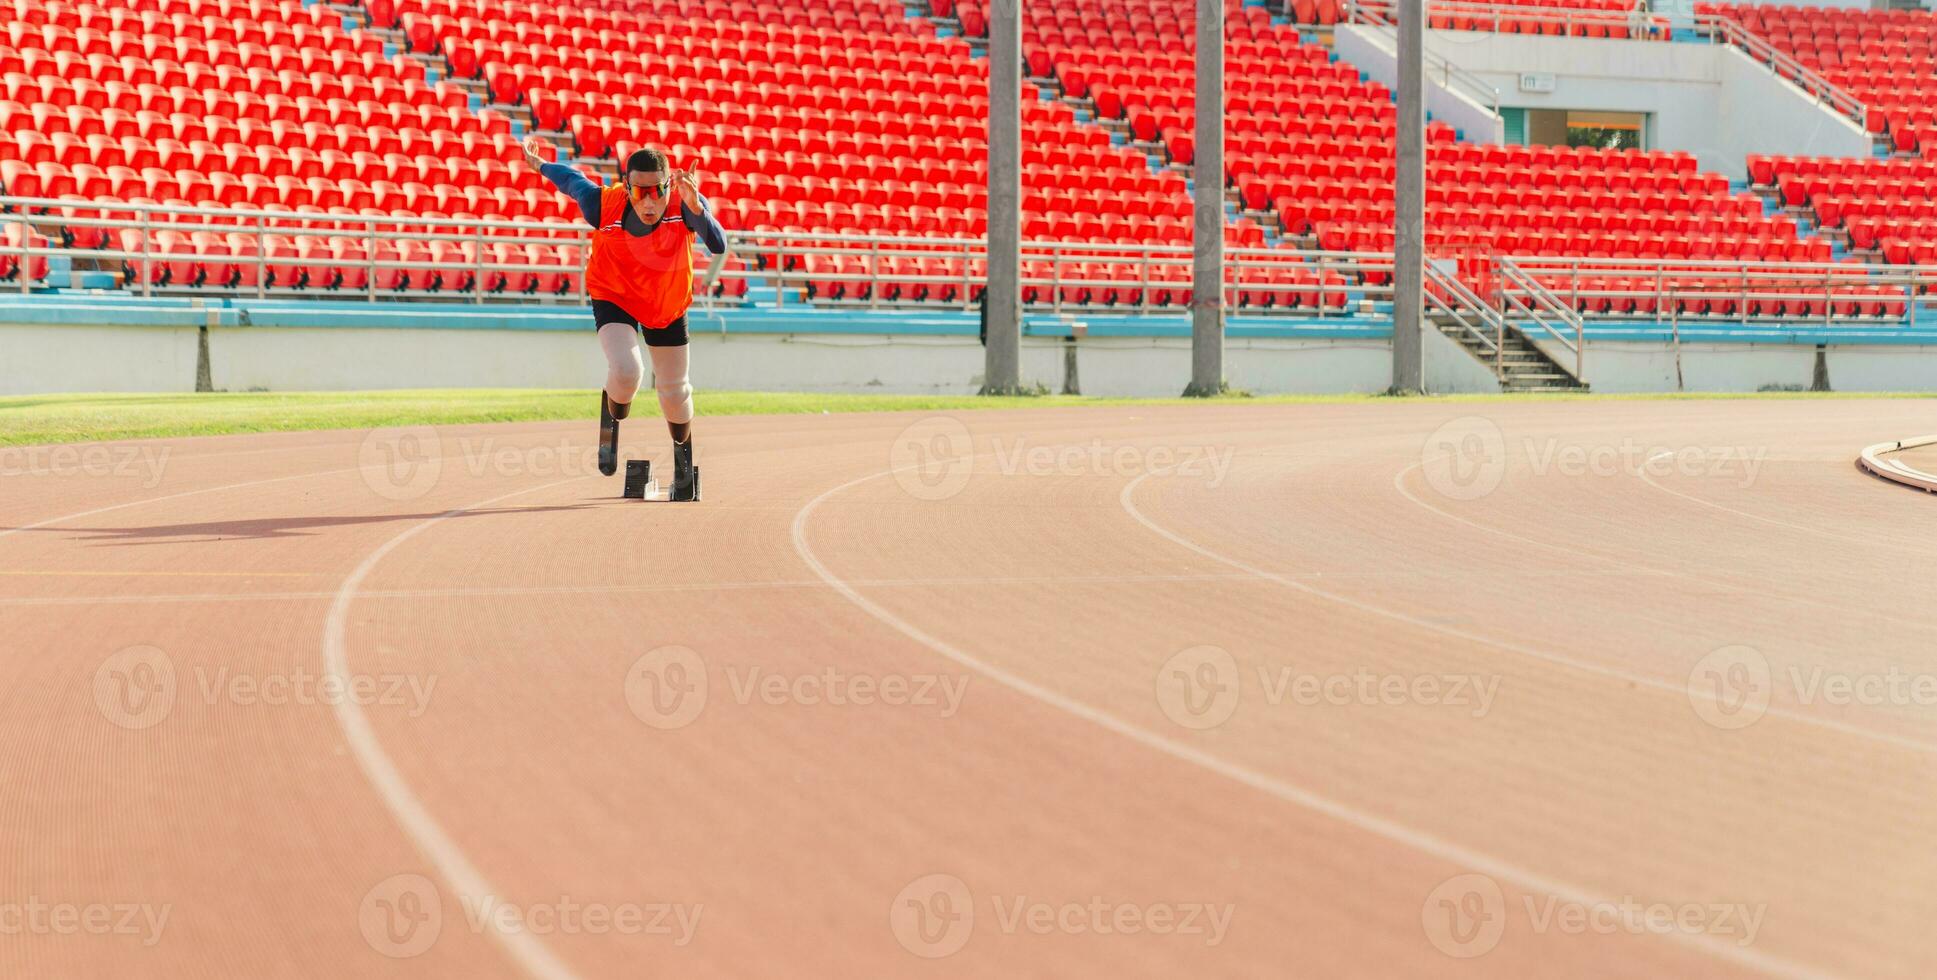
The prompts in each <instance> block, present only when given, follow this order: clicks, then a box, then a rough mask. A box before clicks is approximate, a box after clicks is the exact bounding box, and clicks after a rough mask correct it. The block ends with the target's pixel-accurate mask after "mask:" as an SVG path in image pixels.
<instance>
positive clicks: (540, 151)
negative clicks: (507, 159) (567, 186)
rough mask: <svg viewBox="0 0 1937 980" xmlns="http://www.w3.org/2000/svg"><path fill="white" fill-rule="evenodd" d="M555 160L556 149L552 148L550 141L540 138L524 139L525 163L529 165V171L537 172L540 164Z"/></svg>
mask: <svg viewBox="0 0 1937 980" xmlns="http://www.w3.org/2000/svg"><path fill="white" fill-rule="evenodd" d="M557 159H558V149H557V148H556V147H554V146H552V143H551V140H548V139H545V138H544V137H542V136H527V137H525V162H526V163H529V164H531V169H533V170H537V169H538V167H539V165H540V164H546V163H552V162H555V161H556V160H557Z"/></svg>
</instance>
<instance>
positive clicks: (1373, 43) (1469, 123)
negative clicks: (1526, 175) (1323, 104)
mask: <svg viewBox="0 0 1937 980" xmlns="http://www.w3.org/2000/svg"><path fill="white" fill-rule="evenodd" d="M1428 44H1429V45H1430V44H1432V42H1430V41H1429V42H1428ZM1332 46H1333V49H1334V50H1336V51H1337V52H1338V56H1339V57H1340V58H1342V59H1344V60H1346V61H1349V62H1351V63H1352V64H1353V65H1356V66H1357V67H1358V68H1359V69H1360V70H1361V71H1364V72H1365V73H1366V75H1367V76H1369V77H1371V78H1373V79H1374V80H1376V81H1379V82H1381V83H1384V85H1385V86H1386V87H1387V88H1390V89H1393V90H1395V91H1396V90H1397V89H1398V88H1399V55H1398V50H1399V42H1398V39H1397V37H1395V36H1394V35H1393V34H1391V33H1390V32H1389V31H1388V30H1382V29H1380V28H1375V27H1372V26H1370V25H1366V24H1340V25H1339V26H1338V27H1337V29H1336V30H1335V31H1334V32H1333V34H1332ZM1432 50H1433V52H1434V53H1435V54H1439V55H1442V56H1444V55H1446V54H1448V52H1447V51H1445V50H1442V49H1441V48H1440V47H1439V46H1437V45H1433V46H1432ZM1451 60H1452V61H1453V63H1454V64H1455V65H1459V66H1460V67H1462V68H1464V67H1466V66H1465V65H1464V64H1461V63H1460V61H1459V59H1457V58H1453V59H1451ZM1491 84H1493V87H1494V88H1496V89H1497V88H1499V84H1498V83H1497V82H1493V83H1491ZM1502 94H1504V90H1502ZM1426 111H1427V112H1428V113H1430V114H1431V115H1432V117H1433V118H1434V119H1443V120H1445V121H1446V122H1448V123H1451V124H1452V125H1453V126H1454V127H1455V128H1457V129H1459V130H1460V131H1461V133H1462V134H1463V135H1464V136H1465V137H1466V139H1467V141H1468V142H1472V143H1499V142H1501V141H1503V140H1505V139H1506V125H1505V123H1503V122H1502V121H1501V120H1500V117H1499V116H1498V115H1495V114H1494V112H1493V109H1492V107H1491V106H1486V105H1481V104H1479V103H1478V102H1475V101H1473V100H1472V99H1470V98H1468V97H1467V96H1466V95H1465V93H1463V92H1461V91H1459V90H1458V89H1456V88H1453V87H1449V86H1447V85H1445V84H1442V82H1441V80H1440V79H1439V78H1438V77H1436V76H1435V75H1434V74H1433V72H1432V71H1431V70H1428V71H1427V72H1426Z"/></svg>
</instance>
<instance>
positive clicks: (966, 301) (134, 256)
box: [0, 197, 1392, 316]
mask: <svg viewBox="0 0 1937 980" xmlns="http://www.w3.org/2000/svg"><path fill="white" fill-rule="evenodd" d="M0 207H4V208H8V209H10V210H11V211H12V212H13V213H7V214H0V225H5V224H11V223H19V224H24V225H26V226H28V227H30V228H32V229H34V231H35V232H37V233H43V234H53V233H55V230H56V229H57V228H65V229H67V230H69V231H70V232H71V231H76V230H83V229H101V230H104V231H107V232H108V234H107V235H106V236H105V238H106V241H105V243H104V247H100V248H70V247H65V246H63V245H59V244H54V243H50V244H47V245H41V244H38V243H37V242H36V241H35V236H34V235H33V234H30V235H28V236H26V238H25V240H23V241H22V242H21V243H20V244H19V245H17V246H16V245H10V244H5V243H4V242H0V255H15V256H19V257H20V260H21V265H22V266H24V267H26V268H28V269H31V268H32V267H33V266H34V265H35V264H36V260H38V259H43V258H53V257H65V258H68V259H73V260H79V261H83V262H88V261H92V262H96V263H111V264H113V265H112V266H111V268H114V269H116V270H122V271H128V272H130V273H132V274H138V277H139V283H138V284H137V283H135V282H133V281H130V282H129V283H128V287H129V288H130V289H134V288H137V286H138V288H139V289H140V291H141V293H142V294H143V295H152V294H154V293H155V292H157V291H163V292H167V293H171V294H187V295H210V294H215V295H244V294H253V295H255V296H257V297H264V298H266V297H269V296H272V295H273V296H276V297H279V298H280V297H304V298H325V297H344V298H357V299H365V300H374V299H392V298H397V299H433V298H443V299H450V298H459V299H462V300H464V301H468V302H477V303H483V302H486V301H487V299H489V298H494V297H495V298H500V299H506V300H513V299H524V300H526V301H529V300H530V299H531V298H533V297H534V294H527V293H522V292H517V291H513V290H511V289H509V288H507V287H508V284H509V278H508V277H509V274H514V273H516V274H524V273H539V274H554V275H556V274H562V275H563V276H565V278H563V279H561V280H559V282H558V287H559V291H558V292H557V293H555V294H536V297H535V298H537V299H541V300H545V299H549V298H556V299H560V300H563V299H568V298H569V297H570V295H571V294H572V293H573V292H574V290H573V288H572V287H573V285H574V280H576V283H577V288H578V289H580V290H582V288H583V277H582V276H581V275H580V273H581V271H582V269H583V264H582V261H575V260H574V257H577V258H579V259H582V257H583V255H584V252H583V249H584V248H585V246H586V244H587V242H588V237H587V236H588V235H589V232H590V229H589V228H586V227H585V226H584V225H581V224H568V223H562V222H555V221H483V220H475V221H473V220H463V219H430V218H419V217H416V216H411V215H396V216H380V215H347V214H328V213H316V212H307V211H290V210H283V209H260V208H212V207H194V206H183V205H162V204H147V203H141V204H137V203H131V202H121V201H112V202H94V201H81V200H76V199H58V198H23V197H0ZM35 212H41V213H35ZM123 230H127V231H134V230H140V231H142V234H140V235H139V237H138V240H131V239H123V238H122V237H121V236H119V235H117V234H115V232H118V231H123ZM167 231H173V232H178V233H181V234H182V235H183V236H184V237H183V238H182V239H181V240H180V244H179V245H178V246H175V247H169V248H164V247H163V246H162V244H161V242H160V241H158V235H159V234H160V233H162V232H167ZM201 231H207V232H213V233H217V234H220V235H223V236H235V235H240V236H243V239H244V240H245V242H246V244H243V243H238V244H243V247H241V248H240V249H238V250H239V251H241V252H243V253H244V254H239V255H238V254H224V253H222V252H217V251H210V250H204V249H202V248H199V247H198V245H197V243H195V242H193V241H190V240H188V239H187V237H186V236H187V235H188V234H190V233H194V232H201ZM131 238H132V236H131ZM281 239H287V240H290V241H291V242H292V243H294V242H296V241H298V240H302V239H312V240H314V239H323V240H329V241H331V242H332V245H340V244H343V243H344V242H345V240H347V241H348V242H351V243H357V244H360V245H361V247H362V250H363V251H362V254H361V255H360V256H355V255H350V254H348V253H344V257H339V256H338V255H337V254H335V253H327V254H322V255H318V254H315V253H313V252H310V253H303V254H294V255H271V254H269V246H270V245H271V244H272V240H276V243H278V244H279V243H280V240H281ZM232 240H233V239H226V238H225V241H224V243H223V246H224V247H226V245H227V244H228V242H229V241H232ZM403 242H441V243H446V244H451V245H462V246H465V247H467V248H468V249H469V254H467V255H464V256H463V257H462V258H461V259H459V260H458V261H457V262H455V263H453V262H452V261H450V260H448V259H446V260H445V261H437V260H435V259H433V258H432V257H430V256H428V255H426V256H412V255H409V254H407V253H405V254H396V253H386V252H385V251H384V250H383V249H382V247H381V246H383V245H386V244H392V245H394V244H398V243H403ZM251 245H252V246H253V247H252V248H251V247H249V246H251ZM496 245H511V246H515V247H516V250H515V252H514V253H510V254H507V256H506V260H500V259H499V258H498V257H497V254H496V250H495V249H493V248H490V247H489V246H496ZM527 245H538V246H543V247H544V250H541V251H539V252H537V253H536V254H529V253H527V252H526V251H525V250H524V248H523V246H527ZM727 245H728V248H727V252H726V254H724V255H721V256H715V257H712V258H711V260H710V261H709V262H708V263H707V266H706V269H705V271H704V273H703V274H702V275H701V277H700V280H699V282H698V283H697V284H696V285H697V286H698V288H697V290H696V292H697V293H698V294H699V295H700V296H701V297H702V300H703V301H704V299H705V298H706V297H708V296H710V294H712V293H714V292H715V291H716V289H717V288H718V287H720V286H721V285H722V284H723V283H726V282H730V281H738V280H750V279H755V278H759V279H764V280H768V281H771V282H772V283H774V284H776V285H777V286H778V287H779V288H780V290H782V291H783V292H784V290H786V288H787V287H788V285H789V283H790V282H791V283H792V284H795V285H799V284H801V283H830V284H831V283H843V284H855V285H863V286H866V287H867V288H866V289H865V290H857V291H856V292H857V293H858V292H865V293H866V298H865V302H866V304H867V305H869V306H871V307H880V306H885V305H896V306H910V305H912V306H926V307H931V308H932V307H933V306H935V305H937V303H946V304H948V305H956V306H960V307H961V308H964V309H969V308H973V303H974V300H973V296H972V291H973V288H974V286H975V285H976V284H977V283H978V282H979V281H980V280H981V273H980V271H979V269H978V266H979V265H980V263H982V262H984V261H986V257H987V255H986V252H987V245H986V242H985V240H984V239H981V238H965V237H941V236H931V237H908V236H902V235H880V234H872V235H870V234H853V233H832V232H828V233H820V232H729V233H728V235H727ZM560 247H564V248H569V249H577V250H578V251H576V252H561V251H559V250H558V249H559V248H560ZM250 252H253V254H248V253H250ZM1022 252H1023V256H1022V257H1023V259H1024V261H1025V262H1028V263H1035V262H1044V263H1049V264H1054V265H1056V266H1058V267H1059V268H1058V269H1057V271H1056V272H1055V273H1054V274H1052V275H1051V276H1049V277H1046V278H1045V277H1036V276H1033V275H1025V277H1024V279H1023V281H1022V284H1023V286H1024V287H1025V288H1032V287H1033V288H1035V289H1037V290H1038V291H1039V292H1040V291H1041V290H1043V289H1045V288H1047V289H1048V291H1049V294H1048V297H1047V298H1046V299H1042V300H1039V301H1038V302H1035V303H1032V304H1030V305H1031V308H1032V309H1057V310H1060V309H1064V308H1070V307H1083V306H1086V305H1098V304H1097V303H1096V302H1094V301H1093V302H1092V303H1090V304H1080V303H1074V302H1072V301H1071V300H1070V299H1069V298H1068V297H1067V296H1066V295H1065V290H1063V289H1062V288H1060V287H1063V286H1073V287H1076V289H1077V290H1078V291H1081V290H1085V289H1087V290H1089V291H1091V292H1092V294H1094V295H1103V294H1105V293H1107V292H1109V291H1115V292H1117V293H1119V294H1124V295H1128V296H1130V297H1132V299H1131V301H1130V302H1129V305H1133V306H1136V307H1138V308H1141V309H1145V310H1151V309H1156V308H1159V306H1160V304H1157V303H1155V302H1154V299H1155V294H1156V293H1158V292H1164V291H1168V292H1170V293H1171V294H1172V296H1173V297H1180V296H1181V293H1182V292H1183V291H1185V290H1188V289H1189V288H1190V278H1191V277H1190V269H1191V255H1192V250H1191V248H1190V247H1189V246H1187V245H1167V244H1147V243H1136V242H1043V241H1027V242H1024V243H1023V246H1022ZM1226 255H1227V269H1228V270H1229V275H1228V277H1227V278H1228V281H1227V284H1226V288H1227V289H1229V290H1231V291H1234V292H1235V291H1246V290H1248V291H1252V292H1255V293H1260V294H1264V295H1266V296H1270V297H1273V298H1274V299H1284V300H1289V301H1290V305H1288V306H1273V307H1252V308H1251V309H1252V310H1253V311H1255V312H1266V311H1268V310H1269V311H1277V310H1285V311H1293V310H1296V311H1300V312H1302V313H1303V315H1314V310H1313V306H1312V305H1311V304H1313V303H1315V304H1316V310H1315V315H1317V316H1327V315H1340V311H1339V309H1338V308H1339V307H1340V306H1342V305H1348V304H1350V303H1351V302H1353V301H1357V302H1360V303H1363V302H1366V301H1371V300H1375V299H1387V298H1389V297H1390V286H1389V282H1390V275H1391V271H1392V258H1391V256H1390V255H1389V254H1386V253H1376V252H1323V251H1303V250H1293V249H1281V248H1247V247H1241V246H1233V247H1230V248H1227V249H1226ZM550 259H555V260H556V261H549V262H548V261H546V260H550ZM735 259H740V260H741V261H737V262H736V261H735ZM907 259H939V260H946V261H949V262H954V263H958V264H959V271H956V272H953V273H950V274H931V273H927V272H922V271H916V270H915V269H902V268H897V267H895V266H894V265H892V263H895V262H897V261H899V260H907ZM808 260H815V261H816V262H818V261H819V260H832V263H822V264H833V265H835V267H834V268H818V269H809V268H807V267H806V266H807V265H808V264H809V262H808ZM845 260H858V261H859V263H860V271H854V268H853V267H852V266H851V265H842V264H841V263H843V262H844V261H845ZM183 263H193V264H214V263H219V264H222V265H225V266H229V267H231V268H233V267H237V266H240V267H242V268H244V269H253V270H254V272H255V276H254V282H253V283H248V278H249V277H248V276H247V275H246V274H244V275H243V276H241V277H239V280H238V282H237V285H235V286H228V285H226V284H222V285H217V284H209V285H197V284H192V283H190V284H182V283H167V282H164V283H159V284H158V283H157V282H156V281H155V279H156V277H155V276H151V275H149V274H148V272H149V271H150V269H151V268H152V267H153V266H155V265H158V264H159V265H162V266H163V267H164V269H173V268H175V267H177V266H178V265H180V264H183ZM1089 263H1103V264H1104V265H1107V266H1109V267H1110V268H1109V269H1090V270H1084V271H1082V272H1081V273H1078V274H1075V275H1072V274H1071V273H1070V271H1069V269H1068V265H1069V264H1089ZM790 265H793V266H796V267H790ZM310 267H327V268H335V269H342V270H344V271H345V273H346V274H352V273H356V272H360V273H362V274H363V275H365V276H367V277H368V278H367V279H366V280H365V281H364V282H362V283H356V282H355V281H354V280H353V279H342V280H335V279H333V280H332V284H309V283H305V284H302V285H295V284H292V283H290V282H288V281H287V280H284V281H282V282H278V283H276V284H274V285H271V284H270V272H271V271H272V270H278V269H289V268H310ZM1128 267H1134V268H1135V269H1136V270H1137V272H1136V274H1135V276H1134V277H1129V278H1127V277H1125V276H1124V275H1121V274H1114V275H1113V274H1111V271H1112V270H1117V271H1118V272H1120V271H1121V270H1122V269H1125V268H1128ZM438 270H442V271H444V272H447V273H451V272H453V271H454V272H455V275H451V276H446V277H445V278H446V280H448V282H449V283H450V284H445V285H441V286H440V287H439V288H438V289H436V290H435V291H434V292H430V291H427V290H426V289H425V288H424V287H423V286H422V284H421V281H418V282H415V283H413V284H412V285H411V286H410V287H409V288H378V286H377V280H378V278H379V276H378V273H379V272H384V271H403V272H409V273H412V274H413V277H414V275H415V274H416V273H419V272H431V271H438ZM1028 271H1029V266H1025V272H1026V273H1027V272H1028ZM17 278H18V288H19V290H20V291H21V292H23V293H28V292H31V291H32V288H33V285H34V279H33V277H32V276H31V275H27V274H21V275H18V277H17ZM278 278H281V277H278ZM1286 279H1289V280H1290V281H1280V280H1286ZM1373 280H1382V281H1383V283H1387V284H1380V285H1375V284H1372V281H1373ZM883 283H892V284H910V285H914V286H916V287H928V289H929V291H930V292H932V293H934V294H935V295H937V296H942V297H947V296H948V294H949V291H950V289H954V290H955V295H954V296H953V297H951V298H946V299H930V298H927V297H922V298H919V299H912V298H898V299H893V300H884V298H883V290H882V289H880V288H879V286H880V284H883ZM936 287H939V288H936ZM915 291H916V292H919V291H920V289H919V288H918V289H917V290H915ZM1139 294H1140V295H1139ZM579 296H580V297H581V298H582V292H580V293H579ZM834 302H835V304H836V305H845V304H844V303H843V301H839V300H837V301H834ZM1117 305H1118V306H1119V307H1121V306H1122V305H1124V304H1121V303H1120V304H1117ZM1177 305H1180V303H1179V301H1177V300H1175V299H1173V301H1172V302H1169V303H1166V304H1161V306H1164V307H1169V306H1177Z"/></svg>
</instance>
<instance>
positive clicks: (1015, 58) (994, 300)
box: [982, 0, 1022, 395]
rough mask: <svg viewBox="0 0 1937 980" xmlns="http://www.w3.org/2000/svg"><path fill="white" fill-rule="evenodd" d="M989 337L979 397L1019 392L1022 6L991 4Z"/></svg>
mask: <svg viewBox="0 0 1937 980" xmlns="http://www.w3.org/2000/svg"><path fill="white" fill-rule="evenodd" d="M988 241H989V246H988V273H989V282H988V287H987V292H986V293H985V294H984V298H983V302H984V303H985V304H987V309H988V314H989V316H988V319H989V338H988V345H987V348H986V349H985V350H984V352H983V377H982V394H985V395H1013V394H1017V393H1019V392H1020V391H1021V390H1022V3H1021V0H994V2H993V3H991V4H990V5H989V231H988Z"/></svg>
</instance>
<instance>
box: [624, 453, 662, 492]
mask: <svg viewBox="0 0 1937 980" xmlns="http://www.w3.org/2000/svg"><path fill="white" fill-rule="evenodd" d="M625 495H626V499H628V500H656V499H658V498H659V496H660V493H659V484H658V483H657V482H656V481H654V480H653V478H652V460H649V459H628V460H626V461H625Z"/></svg>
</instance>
